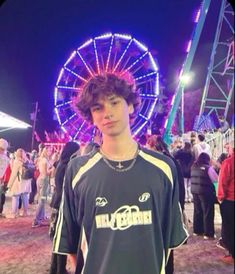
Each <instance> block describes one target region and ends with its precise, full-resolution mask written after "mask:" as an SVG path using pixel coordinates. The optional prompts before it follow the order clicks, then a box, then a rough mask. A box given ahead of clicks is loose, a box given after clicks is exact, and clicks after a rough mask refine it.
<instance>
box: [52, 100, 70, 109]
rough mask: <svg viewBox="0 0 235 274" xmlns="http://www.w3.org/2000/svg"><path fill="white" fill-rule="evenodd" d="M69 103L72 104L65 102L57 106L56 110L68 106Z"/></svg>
mask: <svg viewBox="0 0 235 274" xmlns="http://www.w3.org/2000/svg"><path fill="white" fill-rule="evenodd" d="M70 103H72V101H67V102H65V103H63V104H59V105H57V106H56V108H60V107H63V106H65V105H68V104H70Z"/></svg>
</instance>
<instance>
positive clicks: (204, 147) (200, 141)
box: [193, 133, 211, 160]
mask: <svg viewBox="0 0 235 274" xmlns="http://www.w3.org/2000/svg"><path fill="white" fill-rule="evenodd" d="M193 152H194V158H195V160H197V159H198V157H199V155H200V154H201V153H202V152H204V153H207V154H208V155H209V157H210V158H211V148H210V145H209V144H207V143H206V142H205V135H204V134H202V133H199V134H198V135H197V144H195V145H194V146H193Z"/></svg>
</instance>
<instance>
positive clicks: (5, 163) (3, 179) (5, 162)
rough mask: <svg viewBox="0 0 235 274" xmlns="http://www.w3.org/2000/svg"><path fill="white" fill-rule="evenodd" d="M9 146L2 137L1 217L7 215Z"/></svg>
mask: <svg viewBox="0 0 235 274" xmlns="http://www.w3.org/2000/svg"><path fill="white" fill-rule="evenodd" d="M7 148H8V142H7V141H6V140H5V139H3V138H1V139H0V218H1V217H5V215H4V214H3V207H4V204H5V200H6V197H5V193H6V190H7V182H8V180H7V179H6V177H8V176H6V175H7V170H8V167H9V168H10V166H9V161H10V160H9V158H8V157H7Z"/></svg>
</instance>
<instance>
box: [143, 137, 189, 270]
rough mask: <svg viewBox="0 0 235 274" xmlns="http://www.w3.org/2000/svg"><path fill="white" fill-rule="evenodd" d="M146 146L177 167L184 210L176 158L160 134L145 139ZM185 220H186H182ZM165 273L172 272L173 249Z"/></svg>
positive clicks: (180, 200) (181, 197) (183, 198)
mask: <svg viewBox="0 0 235 274" xmlns="http://www.w3.org/2000/svg"><path fill="white" fill-rule="evenodd" d="M177 144H178V141H177ZM146 147H147V148H148V149H151V150H154V151H156V152H158V153H162V154H164V155H166V156H168V157H169V158H171V160H172V161H173V162H174V164H175V166H176V169H177V175H178V183H179V203H180V206H181V210H182V212H184V201H185V189H184V179H183V174H182V171H181V168H180V165H179V163H178V162H177V160H176V159H174V157H173V156H172V155H171V154H170V152H169V150H168V147H167V144H166V143H165V142H164V141H163V139H162V137H161V136H160V135H158V136H157V135H151V136H149V137H148V139H147V143H146ZM183 216H184V218H186V215H184V214H183ZM184 221H186V220H184ZM165 273H166V274H172V273H174V251H173V250H172V251H171V252H170V255H169V259H168V262H167V265H166V267H165Z"/></svg>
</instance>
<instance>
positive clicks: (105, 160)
mask: <svg viewBox="0 0 235 274" xmlns="http://www.w3.org/2000/svg"><path fill="white" fill-rule="evenodd" d="M100 153H101V154H102V156H103V160H104V162H105V163H106V164H107V166H108V167H110V168H111V169H113V170H115V171H118V172H125V171H128V170H130V169H131V168H132V167H133V166H134V164H135V162H136V159H137V156H138V154H139V148H137V150H136V153H135V155H134V158H133V160H132V161H131V163H130V165H129V166H128V167H125V168H124V166H123V165H122V163H121V161H119V162H118V164H117V165H116V166H113V165H112V164H111V163H110V160H109V159H108V158H107V157H106V156H105V155H104V153H102V151H101V150H100Z"/></svg>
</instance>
